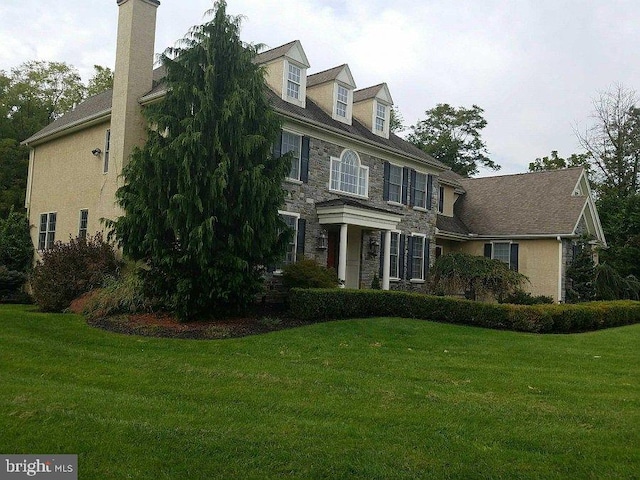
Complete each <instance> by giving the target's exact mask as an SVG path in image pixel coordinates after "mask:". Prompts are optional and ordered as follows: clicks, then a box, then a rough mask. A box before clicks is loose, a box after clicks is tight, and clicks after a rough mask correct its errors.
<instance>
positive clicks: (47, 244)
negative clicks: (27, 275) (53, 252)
mask: <svg viewBox="0 0 640 480" xmlns="http://www.w3.org/2000/svg"><path fill="white" fill-rule="evenodd" d="M56 217H57V214H56V212H51V213H41V214H40V229H39V231H38V250H47V249H49V248H51V247H53V243H54V242H55V241H56Z"/></svg>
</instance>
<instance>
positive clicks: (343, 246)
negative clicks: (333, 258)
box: [338, 223, 347, 288]
mask: <svg viewBox="0 0 640 480" xmlns="http://www.w3.org/2000/svg"><path fill="white" fill-rule="evenodd" d="M338 280H341V282H340V283H341V285H340V286H341V287H342V288H344V285H345V282H346V281H347V224H346V223H343V224H342V225H340V252H339V254H338Z"/></svg>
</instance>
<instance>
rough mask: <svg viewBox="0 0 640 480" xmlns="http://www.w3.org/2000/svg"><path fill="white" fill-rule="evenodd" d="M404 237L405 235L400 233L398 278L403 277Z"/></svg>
mask: <svg viewBox="0 0 640 480" xmlns="http://www.w3.org/2000/svg"><path fill="white" fill-rule="evenodd" d="M405 237H406V235H400V245H399V246H398V263H399V265H398V269H399V272H398V277H399V278H404V260H405V257H406V255H405V251H404V244H405Z"/></svg>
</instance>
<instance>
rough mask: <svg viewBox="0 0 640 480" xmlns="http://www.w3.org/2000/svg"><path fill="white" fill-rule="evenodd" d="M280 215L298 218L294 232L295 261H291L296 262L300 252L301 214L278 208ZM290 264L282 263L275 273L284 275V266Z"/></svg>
mask: <svg viewBox="0 0 640 480" xmlns="http://www.w3.org/2000/svg"><path fill="white" fill-rule="evenodd" d="M278 215H284V216H286V217H295V219H296V228H295V230H294V232H293V261H292V262H291V263H295V262H296V261H297V260H298V259H297V258H296V256H297V253H298V222H299V221H300V214H299V213H295V212H288V211H286V210H278ZM284 265H288V264H286V263H284V261H283V263H282V265H280V268H276V269H275V270H274V272H273V273H274V275H282V266H284Z"/></svg>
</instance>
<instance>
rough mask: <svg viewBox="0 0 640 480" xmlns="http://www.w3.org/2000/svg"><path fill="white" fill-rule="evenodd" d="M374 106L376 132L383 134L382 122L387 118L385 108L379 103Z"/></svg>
mask: <svg viewBox="0 0 640 480" xmlns="http://www.w3.org/2000/svg"><path fill="white" fill-rule="evenodd" d="M376 105H377V107H376V130H377V131H379V132H384V122H385V121H386V118H387V107H385V106H384V105H382V104H381V103H377V104H376Z"/></svg>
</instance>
